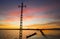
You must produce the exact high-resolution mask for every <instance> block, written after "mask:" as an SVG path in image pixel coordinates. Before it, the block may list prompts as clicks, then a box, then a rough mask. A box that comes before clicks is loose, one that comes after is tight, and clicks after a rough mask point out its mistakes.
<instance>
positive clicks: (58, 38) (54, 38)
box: [0, 30, 60, 39]
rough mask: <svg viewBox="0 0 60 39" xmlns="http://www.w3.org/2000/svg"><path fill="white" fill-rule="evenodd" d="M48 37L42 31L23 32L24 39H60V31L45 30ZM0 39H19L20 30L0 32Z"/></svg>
mask: <svg viewBox="0 0 60 39" xmlns="http://www.w3.org/2000/svg"><path fill="white" fill-rule="evenodd" d="M43 32H44V34H45V35H46V37H44V36H43V35H42V34H41V32H40V31H36V30H23V35H22V36H23V38H22V39H60V30H43ZM33 33H37V34H36V35H34V36H31V37H29V38H26V37H27V36H29V35H31V34H33ZM0 39H19V30H0Z"/></svg>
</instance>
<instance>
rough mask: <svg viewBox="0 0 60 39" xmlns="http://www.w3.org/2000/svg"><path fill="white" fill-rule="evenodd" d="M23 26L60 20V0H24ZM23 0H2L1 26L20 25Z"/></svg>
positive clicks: (0, 11) (0, 5) (0, 9)
mask: <svg viewBox="0 0 60 39" xmlns="http://www.w3.org/2000/svg"><path fill="white" fill-rule="evenodd" d="M23 1H24V5H26V6H27V7H26V8H24V12H23V15H24V16H23V26H29V25H33V24H45V23H50V22H58V21H60V0H23ZM21 2H22V1H21V0H19V2H18V0H0V26H19V25H20V9H19V8H18V5H19V4H21Z"/></svg>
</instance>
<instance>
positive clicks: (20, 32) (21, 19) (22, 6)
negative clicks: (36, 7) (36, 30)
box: [18, 2, 25, 39]
mask: <svg viewBox="0 0 60 39" xmlns="http://www.w3.org/2000/svg"><path fill="white" fill-rule="evenodd" d="M20 7H21V15H20V16H21V17H20V31H19V39H22V27H23V8H24V7H25V6H24V5H23V2H22V3H21V5H18V8H20Z"/></svg>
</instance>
